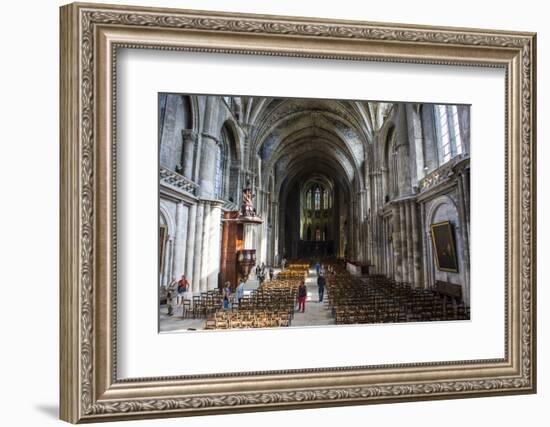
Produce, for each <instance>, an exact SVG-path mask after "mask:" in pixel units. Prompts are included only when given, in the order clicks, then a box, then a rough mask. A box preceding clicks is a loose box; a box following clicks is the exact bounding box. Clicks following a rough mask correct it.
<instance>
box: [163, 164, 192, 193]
mask: <svg viewBox="0 0 550 427" xmlns="http://www.w3.org/2000/svg"><path fill="white" fill-rule="evenodd" d="M159 174H160V182H161V184H164V185H167V186H169V187H172V188H174V189H176V190H179V191H185V192H186V193H190V194H192V195H194V196H196V195H197V190H198V188H199V186H198V184H197V183H195V182H193V181H192V180H190V179H189V178H186V177H185V176H183V175H180V174H179V173H176V172H174V171H172V170H170V169H167V168H165V167H163V166H161V167H160V173H159Z"/></svg>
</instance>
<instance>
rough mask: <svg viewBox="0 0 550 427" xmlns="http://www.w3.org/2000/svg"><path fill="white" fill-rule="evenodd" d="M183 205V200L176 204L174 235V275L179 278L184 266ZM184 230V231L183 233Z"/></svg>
mask: <svg viewBox="0 0 550 427" xmlns="http://www.w3.org/2000/svg"><path fill="white" fill-rule="evenodd" d="M184 210H185V206H184V205H183V202H179V203H178V204H177V205H176V233H175V236H174V275H175V276H176V279H179V278H180V277H181V275H182V274H183V269H184V267H185V234H187V233H186V231H187V230H185V218H184V217H185V215H184ZM184 232H185V233H184Z"/></svg>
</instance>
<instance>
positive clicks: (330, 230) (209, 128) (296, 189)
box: [159, 94, 470, 307]
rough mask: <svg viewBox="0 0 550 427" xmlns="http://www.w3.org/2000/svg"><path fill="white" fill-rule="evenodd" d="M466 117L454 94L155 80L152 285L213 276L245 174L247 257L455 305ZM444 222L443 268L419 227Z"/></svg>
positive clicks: (461, 266) (463, 227)
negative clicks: (259, 90) (328, 93)
mask: <svg viewBox="0 0 550 427" xmlns="http://www.w3.org/2000/svg"><path fill="white" fill-rule="evenodd" d="M469 121H470V118H469V107H468V106H462V105H436V104H415V103H383V102H370V101H340V100H320V99H292V98H289V99H281V98H266V97H246V96H234V97H226V96H186V95H180V94H161V95H160V96H159V144H160V213H159V215H160V224H161V226H160V227H161V229H160V234H161V241H160V247H161V250H160V254H161V256H160V258H161V259H160V287H161V289H166V288H167V287H168V286H169V285H170V282H171V280H172V278H177V279H179V278H180V277H181V275H185V276H186V278H187V280H188V282H189V288H188V295H190V297H189V298H190V299H191V296H197V295H200V294H201V293H203V294H204V293H207V292H209V291H212V290H215V289H218V288H222V287H223V284H224V283H225V282H223V283H222V281H223V279H222V278H223V277H224V271H223V270H224V268H225V267H224V265H223V263H222V262H221V259H222V256H223V253H224V251H225V250H226V249H227V248H224V238H223V235H224V218H226V217H227V213H228V212H235V211H239V210H240V209H241V202H242V198H243V188H245V187H246V185H247V183H249V185H250V187H251V189H252V193H253V196H254V198H253V203H254V209H255V212H256V214H257V215H258V216H259V217H260V218H261V220H262V221H261V223H258V224H244V225H243V233H242V247H244V248H249V249H255V251H256V263H257V264H262V263H264V264H265V265H266V266H268V268H269V266H273V268H274V269H275V272H276V274H277V273H278V272H279V270H280V267H281V260H282V259H283V258H285V259H288V260H289V261H291V262H298V263H300V262H312V263H314V262H316V260H326V262H327V263H333V264H334V265H336V266H338V268H339V269H340V270H342V271H344V270H345V271H349V272H350V273H349V274H350V277H352V278H354V280H361V278H367V279H368V278H369V277H377V278H379V279H380V280H382V279H383V280H387V283H389V284H395V283H397V284H406V285H407V286H409V287H410V288H411V289H423V290H426V289H428V290H430V289H431V290H433V289H436V288H438V287H441V289H453V290H456V289H458V291H459V294H460V299H461V301H462V303H463V304H465V306H467V307H468V306H469V299H470V283H469V280H470V278H469V255H470V254H469V238H470V236H469V232H470V227H469V221H470V209H469V185H470V184H469V174H470V157H469V152H470V127H469ZM445 222H448V223H449V224H450V227H451V231H452V244H453V245H454V247H453V252H454V255H455V258H456V260H455V263H456V268H451V269H449V268H447V269H445V268H441V266H440V265H439V262H438V258H437V254H436V253H435V251H436V249H435V246H434V242H433V241H432V237H433V236H432V225H433V224H438V223H445ZM358 266H359V267H358ZM250 277H251V281H252V279H253V278H254V275H251V276H250ZM236 285H237V283H231V287H232V288H234V287H235V286H236ZM250 286H252V285H250ZM329 289H330V288H329Z"/></svg>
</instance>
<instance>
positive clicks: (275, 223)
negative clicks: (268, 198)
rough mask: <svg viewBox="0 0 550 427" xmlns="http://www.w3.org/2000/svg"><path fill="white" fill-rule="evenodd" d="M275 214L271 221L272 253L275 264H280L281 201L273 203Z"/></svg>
mask: <svg viewBox="0 0 550 427" xmlns="http://www.w3.org/2000/svg"><path fill="white" fill-rule="evenodd" d="M272 209H273V216H272V218H273V219H272V222H271V235H272V240H273V242H272V243H271V244H272V247H273V250H272V254H273V264H274V265H279V203H277V202H273V203H272Z"/></svg>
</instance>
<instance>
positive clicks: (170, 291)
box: [166, 277, 178, 316]
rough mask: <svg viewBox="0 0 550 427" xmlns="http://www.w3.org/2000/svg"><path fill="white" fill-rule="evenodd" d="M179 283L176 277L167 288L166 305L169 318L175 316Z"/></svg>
mask: <svg viewBox="0 0 550 427" xmlns="http://www.w3.org/2000/svg"><path fill="white" fill-rule="evenodd" d="M177 293H178V282H177V280H176V278H175V277H172V281H171V282H170V284H169V285H168V287H167V288H166V305H167V307H168V316H173V315H174V307H175V305H176V302H177Z"/></svg>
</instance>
